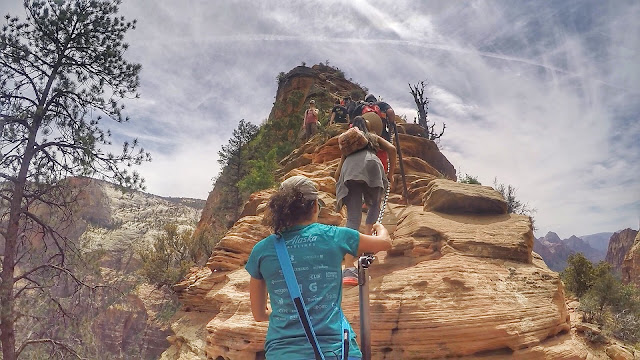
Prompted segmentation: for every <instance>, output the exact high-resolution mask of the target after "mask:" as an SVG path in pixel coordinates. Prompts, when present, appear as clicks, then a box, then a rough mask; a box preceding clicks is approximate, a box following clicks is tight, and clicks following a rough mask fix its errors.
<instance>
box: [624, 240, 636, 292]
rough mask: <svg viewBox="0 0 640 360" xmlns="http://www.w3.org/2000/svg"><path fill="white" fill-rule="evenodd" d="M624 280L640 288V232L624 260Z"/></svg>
mask: <svg viewBox="0 0 640 360" xmlns="http://www.w3.org/2000/svg"><path fill="white" fill-rule="evenodd" d="M622 281H623V282H625V283H632V284H635V285H636V286H637V287H638V288H640V232H639V233H638V234H637V235H636V239H635V240H634V242H633V246H631V249H630V250H629V251H628V252H627V254H626V255H625V257H624V260H623V261H622Z"/></svg>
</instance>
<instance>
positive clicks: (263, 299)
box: [249, 277, 269, 321]
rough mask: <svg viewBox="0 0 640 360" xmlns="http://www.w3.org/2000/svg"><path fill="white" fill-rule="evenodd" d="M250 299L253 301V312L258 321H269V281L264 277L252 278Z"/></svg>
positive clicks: (250, 281)
mask: <svg viewBox="0 0 640 360" xmlns="http://www.w3.org/2000/svg"><path fill="white" fill-rule="evenodd" d="M249 300H250V301H251V313H252V314H253V318H254V319H255V320H256V321H268V320H269V311H268V310H267V283H266V282H265V281H264V279H262V280H261V279H256V278H253V277H252V278H251V280H249Z"/></svg>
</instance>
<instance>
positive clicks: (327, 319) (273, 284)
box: [245, 223, 362, 359]
mask: <svg viewBox="0 0 640 360" xmlns="http://www.w3.org/2000/svg"><path fill="white" fill-rule="evenodd" d="M282 236H283V237H284V239H285V244H286V246H287V251H288V252H289V257H290V258H291V265H292V266H293V271H294V272H295V276H296V279H297V280H298V283H299V285H300V292H301V293H302V297H303V298H304V302H305V305H306V307H307V312H308V313H309V317H310V320H311V323H312V324H313V330H314V331H315V333H316V337H317V338H318V343H319V344H320V348H321V349H322V352H323V353H324V355H325V357H326V358H327V359H336V358H337V359H341V358H342V337H341V334H340V332H341V328H342V323H341V321H342V316H341V314H342V312H341V310H340V304H341V302H342V268H341V264H342V258H343V257H344V255H345V254H347V253H349V254H351V255H354V256H356V255H357V251H358V245H359V241H360V235H359V233H358V232H357V231H356V230H353V229H349V228H344V227H336V226H330V225H324V224H319V223H313V224H310V225H307V226H304V227H300V226H299V227H293V228H291V229H289V230H288V231H284V232H283V233H282ZM245 269H247V271H248V272H249V274H250V275H251V277H253V278H255V279H264V280H265V282H266V285H267V291H268V292H269V301H270V303H271V315H270V317H269V329H268V330H267V338H266V341H265V346H264V347H265V352H266V357H267V359H313V358H314V355H313V348H312V347H311V344H310V343H309V341H307V337H306V336H305V333H304V329H303V328H302V325H301V324H300V320H299V319H298V313H297V311H296V308H295V306H294V305H293V301H291V296H290V295H289V290H288V289H287V283H286V282H285V280H284V276H283V275H282V269H281V267H280V262H279V261H278V255H277V254H276V248H275V244H274V238H273V237H267V238H265V239H262V240H261V241H260V242H258V243H257V244H256V245H255V246H254V247H253V250H252V251H251V255H249V260H248V261H247V265H246V266H245ZM349 331H350V333H351V337H350V342H349V357H362V354H361V352H360V349H359V348H358V343H357V342H356V335H355V332H354V331H353V329H351V326H349Z"/></svg>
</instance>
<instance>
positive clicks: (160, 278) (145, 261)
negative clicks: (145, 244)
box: [137, 224, 194, 288]
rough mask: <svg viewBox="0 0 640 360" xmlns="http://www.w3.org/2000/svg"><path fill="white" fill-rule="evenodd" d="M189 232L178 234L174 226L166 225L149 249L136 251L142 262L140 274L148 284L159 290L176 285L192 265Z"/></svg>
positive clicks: (190, 234) (190, 233)
mask: <svg viewBox="0 0 640 360" xmlns="http://www.w3.org/2000/svg"><path fill="white" fill-rule="evenodd" d="M191 236H192V232H191V231H190V230H187V231H182V232H178V227H177V225H175V224H167V225H165V227H164V233H162V234H160V235H158V236H156V237H155V239H154V241H153V244H152V246H151V248H143V249H139V250H138V251H137V253H138V256H140V259H141V261H142V267H141V269H140V273H141V274H142V276H144V277H145V278H146V279H147V280H148V281H149V283H151V284H154V285H156V287H158V288H161V287H163V286H168V287H171V286H172V285H174V284H176V283H178V282H179V281H180V280H182V278H183V277H184V276H185V275H186V274H187V272H188V271H189V268H190V267H191V266H192V265H194V261H193V260H192V259H191V258H190V256H189V255H190V254H189V246H188V244H189V243H190V240H191Z"/></svg>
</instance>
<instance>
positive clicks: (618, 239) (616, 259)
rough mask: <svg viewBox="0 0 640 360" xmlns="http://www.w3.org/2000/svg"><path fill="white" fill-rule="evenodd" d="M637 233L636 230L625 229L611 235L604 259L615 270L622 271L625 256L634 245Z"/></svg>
mask: <svg viewBox="0 0 640 360" xmlns="http://www.w3.org/2000/svg"><path fill="white" fill-rule="evenodd" d="M637 234H638V231H636V230H632V229H624V230H622V231H619V232H617V233H615V234H613V235H611V239H609V248H608V249H607V256H606V257H605V259H604V260H605V261H606V262H608V263H609V264H611V265H612V266H613V269H614V270H616V271H620V270H621V269H622V262H623V261H624V257H625V256H626V255H627V252H629V250H630V249H631V247H632V246H633V243H634V240H635V238H636V235H637Z"/></svg>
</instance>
